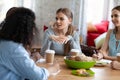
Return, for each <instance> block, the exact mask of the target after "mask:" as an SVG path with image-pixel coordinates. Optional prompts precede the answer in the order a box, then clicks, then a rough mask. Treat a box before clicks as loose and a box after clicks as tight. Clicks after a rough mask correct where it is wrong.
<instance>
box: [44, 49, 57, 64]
mask: <svg viewBox="0 0 120 80" xmlns="http://www.w3.org/2000/svg"><path fill="white" fill-rule="evenodd" d="M54 55H55V51H54V50H46V51H45V58H46V63H49V64H53V62H54Z"/></svg>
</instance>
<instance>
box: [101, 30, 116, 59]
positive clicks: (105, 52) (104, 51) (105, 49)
mask: <svg viewBox="0 0 120 80" xmlns="http://www.w3.org/2000/svg"><path fill="white" fill-rule="evenodd" d="M112 31H113V29H112V30H109V31H108V32H107V35H106V39H105V41H104V43H103V46H102V48H101V49H100V50H99V52H100V53H102V54H103V58H104V59H109V60H116V57H112V56H109V55H108V54H109V53H108V51H109V39H110V34H111V32H112Z"/></svg>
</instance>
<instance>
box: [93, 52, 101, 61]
mask: <svg viewBox="0 0 120 80" xmlns="http://www.w3.org/2000/svg"><path fill="white" fill-rule="evenodd" d="M92 57H93V58H95V59H97V60H100V59H103V55H102V53H98V54H93V55H92Z"/></svg>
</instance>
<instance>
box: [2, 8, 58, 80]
mask: <svg viewBox="0 0 120 80" xmlns="http://www.w3.org/2000/svg"><path fill="white" fill-rule="evenodd" d="M36 31H37V28H36V25H35V14H34V12H33V11H31V10H30V9H27V8H24V7H16V8H15V9H14V10H13V11H12V12H11V13H10V14H9V15H8V16H6V18H5V23H4V25H3V26H2V29H1V30H0V71H1V72H0V78H1V80H25V79H29V80H47V78H48V76H49V74H51V73H52V72H54V71H56V69H58V68H59V65H58V64H55V65H53V66H51V67H46V68H43V67H41V68H40V67H38V66H37V65H36V64H35V62H34V61H33V60H32V59H31V58H30V55H29V53H28V51H29V50H30V48H31V45H32V40H33V36H34V34H33V33H35V32H36Z"/></svg>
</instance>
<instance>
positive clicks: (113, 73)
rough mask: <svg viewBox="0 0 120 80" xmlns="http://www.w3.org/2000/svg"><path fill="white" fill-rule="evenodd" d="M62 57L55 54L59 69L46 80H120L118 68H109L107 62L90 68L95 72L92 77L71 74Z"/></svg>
mask: <svg viewBox="0 0 120 80" xmlns="http://www.w3.org/2000/svg"><path fill="white" fill-rule="evenodd" d="M63 57H64V56H55V60H56V61H57V62H58V63H59V64H60V68H61V71H60V73H58V74H57V75H54V76H50V77H49V79H48V80H120V70H113V69H111V68H110V65H109V64H108V65H107V66H104V67H93V68H90V69H91V70H92V71H93V72H95V75H94V76H92V77H80V76H75V75H72V74H71V71H72V69H70V68H68V67H67V65H66V64H65V62H64V59H63ZM38 65H39V64H38Z"/></svg>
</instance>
